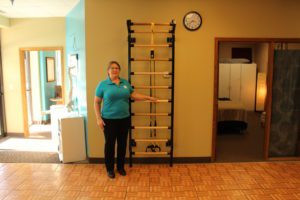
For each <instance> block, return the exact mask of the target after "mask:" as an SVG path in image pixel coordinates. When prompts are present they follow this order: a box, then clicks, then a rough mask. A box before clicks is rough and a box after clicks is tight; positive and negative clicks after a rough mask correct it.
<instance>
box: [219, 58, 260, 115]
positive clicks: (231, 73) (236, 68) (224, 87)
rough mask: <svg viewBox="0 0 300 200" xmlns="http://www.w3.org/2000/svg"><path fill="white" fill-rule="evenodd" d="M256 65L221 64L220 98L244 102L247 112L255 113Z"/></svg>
mask: <svg viewBox="0 0 300 200" xmlns="http://www.w3.org/2000/svg"><path fill="white" fill-rule="evenodd" d="M255 91H256V64H255V63H251V64H241V63H234V64H232V63H226V64H225V63H220V64H219V95H218V96H219V98H229V99H230V100H232V101H238V102H240V101H241V102H242V103H243V104H244V106H245V108H246V110H249V111H254V105H255Z"/></svg>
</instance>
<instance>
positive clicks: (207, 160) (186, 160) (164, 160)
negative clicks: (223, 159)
mask: <svg viewBox="0 0 300 200" xmlns="http://www.w3.org/2000/svg"><path fill="white" fill-rule="evenodd" d="M88 159H89V163H104V158H88ZM132 162H133V163H139V164H160V163H170V158H158V157H147V158H133V159H132ZM210 162H211V157H175V158H173V163H210ZM126 163H129V158H126Z"/></svg>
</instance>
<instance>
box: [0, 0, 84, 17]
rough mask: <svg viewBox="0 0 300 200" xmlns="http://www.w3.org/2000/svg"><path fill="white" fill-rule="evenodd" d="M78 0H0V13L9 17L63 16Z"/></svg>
mask: <svg viewBox="0 0 300 200" xmlns="http://www.w3.org/2000/svg"><path fill="white" fill-rule="evenodd" d="M78 2H79V0H14V4H13V5H12V4H11V0H0V15H3V16H6V17H9V18H29V17H64V16H66V15H67V14H68V12H69V11H70V10H72V8H73V7H74V6H75V5H76V4H77V3H78Z"/></svg>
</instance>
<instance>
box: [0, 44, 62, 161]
mask: <svg viewBox="0 0 300 200" xmlns="http://www.w3.org/2000/svg"><path fill="white" fill-rule="evenodd" d="M19 53H20V71H21V73H20V74H21V92H22V107H23V119H24V121H23V123H24V135H23V137H20V136H19V135H13V134H10V135H8V136H7V137H5V138H3V139H2V140H1V141H0V149H1V162H50V163H57V162H59V159H58V149H57V143H56V141H55V138H54V137H53V136H52V131H51V121H50V119H51V117H50V106H51V105H56V104H64V91H63V89H62V88H64V78H63V77H64V73H63V72H64V67H63V48H62V47H49V48H22V49H20V51H19Z"/></svg>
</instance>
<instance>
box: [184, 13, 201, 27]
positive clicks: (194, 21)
mask: <svg viewBox="0 0 300 200" xmlns="http://www.w3.org/2000/svg"><path fill="white" fill-rule="evenodd" d="M183 24H184V26H185V28H186V29H188V30H190V31H195V30H197V29H199V28H200V26H201V24H202V18H201V16H200V14H199V13H197V12H195V11H191V12H189V13H187V14H186V15H185V16H184V18H183Z"/></svg>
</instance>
